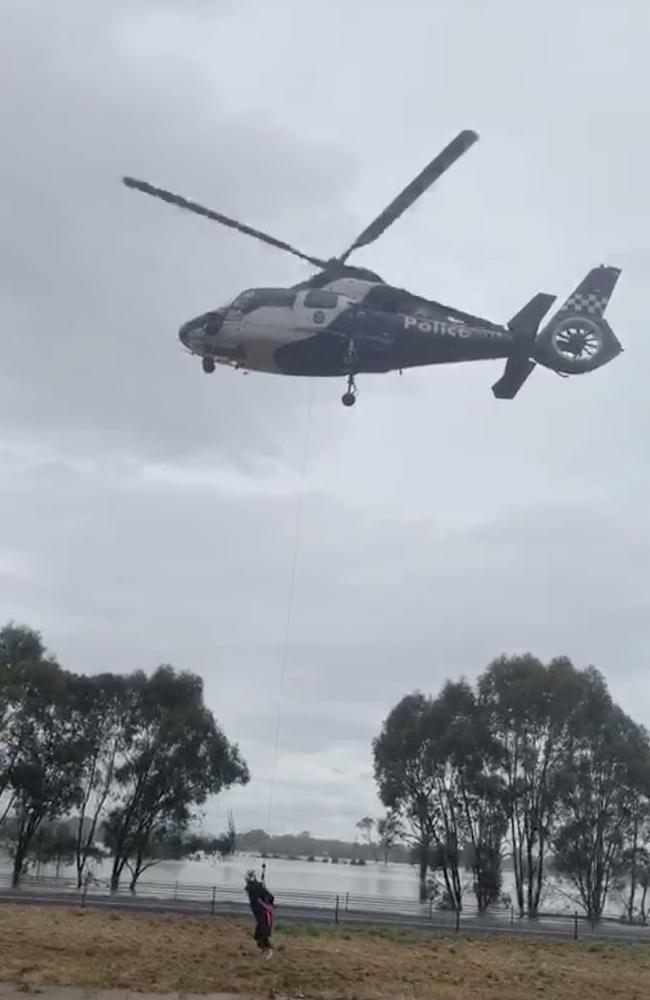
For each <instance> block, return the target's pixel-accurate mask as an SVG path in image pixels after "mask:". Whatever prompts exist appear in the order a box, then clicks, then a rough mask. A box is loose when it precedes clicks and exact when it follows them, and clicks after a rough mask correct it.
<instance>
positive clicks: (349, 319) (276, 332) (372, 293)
mask: <svg viewBox="0 0 650 1000" xmlns="http://www.w3.org/2000/svg"><path fill="white" fill-rule="evenodd" d="M179 336H180V338H181V340H182V342H183V343H184V345H185V346H186V347H187V348H188V350H190V351H191V352H192V353H194V354H198V355H201V356H202V357H207V358H213V359H214V361H215V362H217V363H221V364H227V365H234V366H235V367H238V368H244V369H248V370H250V371H260V372H270V373H275V374H282V375H302V376H325V377H327V376H331V377H340V376H341V375H345V374H349V373H350V372H353V373H354V374H360V373H366V372H368V373H370V372H388V371H393V370H401V369H405V368H413V367H418V366H423V365H434V364H448V363H450V362H459V361H478V360H483V359H497V358H507V357H509V356H510V354H511V352H512V346H513V343H514V341H515V336H514V334H513V333H512V332H511V331H510V330H509V329H508V328H507V327H504V326H499V325H497V324H494V323H490V322H489V321H488V320H483V319H481V318H479V317H473V316H470V315H468V314H466V313H461V312H459V311H457V310H454V309H451V308H448V307H446V306H443V305H441V304H440V303H436V302H430V301H428V300H425V299H422V298H420V297H418V296H414V295H410V294H409V293H408V292H405V291H403V290H401V289H397V288H394V287H392V286H389V285H384V284H383V283H377V282H371V281H363V280H359V279H351V278H343V279H339V280H338V281H333V282H330V283H329V284H328V285H326V286H324V287H320V288H314V287H306V288H304V287H302V288H301V287H298V288H292V289H290V288H287V289H279V288H274V289H251V290H249V291H247V292H243V293H242V294H241V295H239V296H238V297H237V298H236V299H235V300H234V302H233V303H232V304H231V305H230V306H227V307H225V308H222V309H219V310H215V311H214V312H212V313H206V314H204V316H201V317H198V318H197V319H196V320H193V321H190V322H189V323H186V324H185V325H184V326H183V327H181V330H180V334H179Z"/></svg>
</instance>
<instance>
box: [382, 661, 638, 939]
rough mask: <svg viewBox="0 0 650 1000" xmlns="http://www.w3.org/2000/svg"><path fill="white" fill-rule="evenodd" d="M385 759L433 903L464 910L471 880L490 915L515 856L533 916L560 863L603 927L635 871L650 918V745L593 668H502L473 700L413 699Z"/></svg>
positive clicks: (518, 885) (521, 903) (387, 783)
mask: <svg viewBox="0 0 650 1000" xmlns="http://www.w3.org/2000/svg"><path fill="white" fill-rule="evenodd" d="M373 752H374V763H375V776H376V780H377V783H378V787H379V794H380V797H381V799H382V801H383V803H384V804H385V805H386V806H387V807H388V808H389V809H390V810H391V811H392V813H393V814H394V815H396V816H398V817H399V818H400V820H401V821H402V822H403V823H404V826H405V829H406V831H407V834H408V836H409V840H410V842H411V845H412V849H413V860H414V862H416V863H417V864H419V867H420V877H421V884H422V898H429V897H431V896H432V894H433V896H434V897H436V898H444V899H445V900H446V901H447V903H448V904H449V905H453V907H454V908H457V909H458V908H460V907H461V905H462V893H463V888H464V886H463V882H462V878H461V871H462V869H463V868H467V869H468V870H469V871H471V873H472V888H473V892H474V895H475V897H476V901H477V905H478V908H479V910H480V911H484V910H486V909H487V908H488V907H489V906H490V905H492V904H494V903H496V902H498V901H499V899H500V897H501V887H502V872H501V866H502V860H503V856H504V850H505V848H506V847H507V849H508V850H509V851H510V853H511V855H512V862H513V869H514V876H515V892H516V904H517V907H518V909H519V911H520V913H521V914H522V915H523V914H524V913H527V914H529V915H530V916H535V915H536V914H537V913H538V910H539V905H540V900H541V895H542V891H543V887H544V883H545V879H546V877H547V872H548V869H549V857H552V856H554V867H555V870H556V872H558V873H559V874H561V875H562V876H563V877H564V878H567V879H569V880H570V881H571V882H572V884H573V886H574V888H575V889H577V891H578V894H579V898H580V900H581V903H582V906H583V909H584V910H585V912H586V913H587V914H588V915H590V916H593V917H595V918H598V917H599V916H600V915H601V913H602V910H603V907H604V905H605V901H606V899H607V896H608V893H610V892H611V891H612V889H613V888H617V887H618V880H619V879H620V876H621V874H622V873H623V871H624V870H625V872H626V874H627V873H628V872H629V871H630V870H631V871H632V873H633V874H632V886H631V889H630V900H629V903H628V911H629V915H630V919H632V918H633V915H634V913H635V912H637V910H638V912H639V914H640V913H641V911H643V914H644V915H645V914H647V908H648V907H647V898H648V896H647V893H648V889H647V888H644V886H643V882H644V880H645V879H646V875H650V866H649V865H648V861H647V859H648V858H650V804H649V803H650V747H649V743H648V737H647V734H646V733H645V731H644V730H643V729H641V728H640V727H639V726H636V725H635V724H634V723H633V722H632V721H631V720H630V719H628V718H627V717H626V716H625V715H624V714H623V713H622V712H621V711H620V709H618V708H617V707H616V706H615V705H614V704H613V702H612V700H611V697H610V695H609V693H608V691H607V686H606V684H605V681H604V680H603V678H602V676H601V675H600V674H599V673H598V672H597V671H596V670H594V669H593V668H588V669H586V670H582V671H579V670H576V668H575V667H574V666H573V665H572V664H571V662H570V661H569V660H568V659H566V658H558V659H555V660H552V661H551V662H550V663H549V664H548V665H545V664H543V663H541V661H539V660H537V659H536V658H535V657H533V656H530V655H525V656H518V657H511V658H508V657H501V658H500V659H497V660H495V661H494V662H493V663H492V664H490V666H489V667H488V668H487V669H486V670H485V671H484V672H483V674H482V675H481V676H480V677H479V678H478V681H477V683H476V686H475V687H474V688H472V687H470V685H468V684H467V683H466V682H464V681H463V682H459V683H447V684H446V685H445V686H444V687H443V689H442V691H441V692H440V694H439V695H438V696H437V697H436V698H431V697H426V696H425V695H423V694H421V693H415V694H411V695H408V696H407V697H405V698H403V699H402V700H401V701H400V702H399V703H398V704H397V705H396V706H395V708H394V709H393V710H392V712H391V713H390V714H389V715H388V718H387V719H386V721H385V723H384V725H383V728H382V731H381V733H380V735H379V737H378V738H377V739H376V740H375V741H374V744H373ZM429 872H432V873H433V878H430V877H428V873H429ZM639 894H640V896H641V898H640V901H639V900H638V897H639ZM635 900H636V901H637V902H635ZM635 907H636V910H635ZM642 919H645V916H644V917H643V918H642Z"/></svg>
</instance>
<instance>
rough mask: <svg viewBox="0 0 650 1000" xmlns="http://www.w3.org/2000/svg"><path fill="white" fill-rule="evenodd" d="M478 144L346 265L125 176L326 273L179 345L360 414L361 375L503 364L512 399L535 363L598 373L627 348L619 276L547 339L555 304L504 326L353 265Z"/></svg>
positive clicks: (589, 284) (434, 175) (235, 308)
mask: <svg viewBox="0 0 650 1000" xmlns="http://www.w3.org/2000/svg"><path fill="white" fill-rule="evenodd" d="M477 139H478V135H477V133H476V132H472V131H463V132H460V133H459V134H458V135H457V136H456V138H455V139H453V140H452V141H451V142H450V143H449V145H448V146H446V147H445V149H443V150H442V152H441V153H439V154H438V156H436V157H435V158H434V159H433V160H432V161H431V163H429V164H428V166H426V167H425V168H424V170H423V171H422V172H421V173H420V174H419V175H418V176H417V177H416V178H415V179H414V180H412V181H411V183H410V184H408V185H407V186H406V187H405V188H404V190H403V191H402V192H401V193H400V194H399V195H398V196H397V197H396V198H395V199H394V200H393V201H392V202H391V203H390V205H388V207H387V208H385V209H384V210H383V211H382V212H381V213H380V214H379V215H378V216H377V218H376V219H375V220H374V221H373V222H371V223H370V225H369V226H367V227H366V229H364V230H363V232H362V233H361V234H360V235H359V236H357V238H356V239H355V240H354V242H353V243H352V244H351V245H350V246H349V247H348V248H347V250H345V251H344V252H343V253H342V254H340V256H338V257H336V258H333V259H331V260H322V259H320V258H319V257H315V256H312V255H311V254H307V253H303V251H301V250H298V249H296V248H295V247H293V246H291V245H290V244H289V243H285V242H284V241H283V240H280V239H277V238H276V237H275V236H270V235H269V234H268V233H264V232H261V231H260V230H258V229H253V228H252V227H251V226H247V225H244V224H243V223H241V222H237V221H236V220H235V219H231V218H228V217H227V216H225V215H221V214H220V213H218V212H214V211H212V209H209V208H205V207H204V206H203V205H200V204H198V202H195V201H190V200H188V199H187V198H183V197H181V196H180V195H177V194H172V193H171V192H170V191H166V190H164V189H163V188H159V187H154V185H152V184H149V183H147V182H146V181H141V180H137V179H136V178H134V177H124V178H123V182H124V184H126V185H127V187H129V188H134V189H136V190H138V191H142V192H144V193H145V194H148V195H152V196H154V197H156V198H161V199H162V200H163V201H166V202H168V203H169V204H172V205H177V206H178V207H180V208H183V209H186V210H188V211H190V212H194V213H195V214H197V215H201V216H204V217H205V218H207V219H211V220H212V221H214V222H218V223H220V224H221V225H224V226H228V227H229V228H231V229H236V230H238V231H239V232H240V233H245V234H246V235H247V236H252V237H254V238H255V239H258V240H261V241H262V242H263V243H266V244H268V245H270V246H272V247H276V248H277V249H279V250H284V251H285V252H286V253H290V254H293V256H294V257H298V258H300V260H303V261H306V262H307V263H308V264H311V265H313V266H314V267H316V268H318V272H317V273H316V274H314V275H313V276H312V277H310V278H309V279H307V280H306V281H303V282H301V283H300V284H298V285H294V286H293V287H291V288H251V289H249V290H247V291H245V292H242V293H241V294H240V295H238V296H237V297H236V298H235V299H234V300H233V301H232V302H230V304H229V305H225V306H221V307H219V308H217V309H213V310H211V311H210V312H207V313H204V314H203V315H201V316H198V317H197V318H196V319H192V320H189V321H188V322H187V323H185V324H183V326H182V327H181V328H180V331H179V337H180V340H181V342H182V343H183V345H184V346H185V348H187V350H188V351H190V352H191V353H192V354H195V355H198V356H199V357H200V358H201V360H202V365H203V370H204V371H205V372H207V373H211V372H214V370H215V365H216V364H223V365H231V366H233V367H234V368H237V369H243V370H244V371H259V372H272V373H275V374H281V375H302V376H312V377H319V376H331V377H338V378H345V379H346V380H347V387H346V390H345V392H344V394H343V397H342V402H343V404H344V405H345V406H352V405H353V404H354V403H355V401H356V397H357V384H356V377H357V376H358V375H359V374H361V373H371V372H373V373H378V372H389V371H399V372H402V371H403V370H404V369H406V368H414V367H419V366H423V365H437V364H447V363H451V362H460V361H483V360H490V359H499V358H503V359H505V361H506V363H505V368H504V371H503V374H502V376H501V378H500V379H499V380H498V381H497V382H496V383H495V384H494V385H493V386H492V391H493V393H494V395H495V397H497V398H498V399H513V398H514V396H515V395H516V394H517V392H518V391H519V389H520V388H521V387H522V385H523V384H524V382H525V381H526V379H527V378H528V376H529V375H530V374H531V372H532V371H533V369H534V368H535V366H536V365H537V364H540V365H543V366H545V367H546V368H550V369H551V370H552V371H554V372H556V373H557V374H559V375H564V376H569V375H578V374H583V373H586V372H590V371H593V370H594V369H596V368H600V367H602V365H605V364H607V363H608V362H609V361H611V360H613V358H615V357H616V355H618V354H619V353H620V352H621V351H622V350H623V348H622V346H621V344H620V343H619V341H618V340H617V338H616V337H615V335H614V332H613V330H612V329H611V327H610V326H609V324H608V323H607V321H606V320H605V318H604V313H605V309H606V307H607V304H608V302H609V298H610V296H611V294H612V292H613V290H614V287H615V285H616V282H617V280H618V277H619V274H620V270H619V269H618V268H614V267H605V266H602V265H601V266H600V267H596V268H594V269H593V270H591V271H590V272H589V273H588V274H587V275H586V277H585V278H584V279H583V280H582V282H581V283H580V284H579V285H578V287H577V288H576V289H575V291H574V292H573V293H572V294H571V295H570V296H569V298H568V299H567V300H566V301H565V302H564V304H563V305H562V306H561V307H560V309H559V310H558V311H557V312H556V313H555V314H554V315H553V316H552V318H551V319H550V321H549V322H548V323H547V324H546V326H544V327H543V328H542V330H541V331H540V330H539V328H540V325H541V322H542V320H543V318H544V316H545V315H546V313H547V312H548V310H549V309H550V308H551V306H552V305H553V303H554V302H555V300H556V296H554V295H548V294H546V293H544V292H539V293H538V294H537V295H534V296H533V297H532V298H531V299H530V301H529V302H528V303H527V304H526V305H525V306H524V307H523V308H522V309H521V310H520V311H519V312H518V313H517V314H516V315H515V316H513V317H512V319H511V320H510V321H509V322H508V323H506V324H505V325H502V324H498V323H493V322H490V321H489V320H486V319H483V318H481V317H479V316H474V315H471V314H470V313H467V312H463V311H461V310H460V309H455V308H452V307H450V306H446V305H443V304H442V303H440V302H435V301H433V300H431V299H427V298H423V297H422V296H419V295H414V294H412V293H411V292H408V291H406V290H405V289H403V288H396V287H395V286H393V285H389V284H386V282H385V281H384V280H383V279H382V278H380V277H379V275H378V274H375V273H374V272H372V271H369V270H366V269H365V268H361V267H353V266H352V265H350V264H348V259H349V257H350V256H351V254H352V253H353V252H354V251H355V250H358V249H360V248H361V247H366V246H369V245H370V244H371V243H374V241H375V240H376V239H377V238H378V237H379V236H381V235H382V233H384V232H385V231H386V230H387V229H388V227H389V226H390V225H392V223H393V222H395V221H396V219H398V218H399V217H400V216H401V215H402V214H403V213H404V212H405V211H406V209H408V208H409V207H410V206H411V205H412V204H413V203H414V202H415V201H416V200H417V199H418V198H419V197H420V196H421V195H422V194H424V192H425V191H426V190H427V189H428V188H429V187H430V186H431V185H432V184H433V183H434V181H436V180H437V179H438V178H439V177H440V176H441V175H442V174H443V173H444V172H445V171H446V170H448V169H449V167H450V166H451V165H452V164H453V163H455V162H456V160H458V159H459V157H460V156H462V154H463V153H465V152H466V151H467V150H468V149H469V148H470V147H471V146H472V145H473V144H474V143H475V142H476V140H477Z"/></svg>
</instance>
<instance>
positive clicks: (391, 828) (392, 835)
mask: <svg viewBox="0 0 650 1000" xmlns="http://www.w3.org/2000/svg"><path fill="white" fill-rule="evenodd" d="M377 835H378V837H379V843H380V845H381V848H382V850H383V852H384V864H385V865H387V864H388V857H389V854H390V850H391V848H392V847H393V845H394V844H395V843H396V842H397V840H398V839H399V837H401V836H402V824H401V822H400V818H399V816H397V815H396V814H395V813H393V812H387V813H386V815H385V816H382V818H381V819H378V820H377Z"/></svg>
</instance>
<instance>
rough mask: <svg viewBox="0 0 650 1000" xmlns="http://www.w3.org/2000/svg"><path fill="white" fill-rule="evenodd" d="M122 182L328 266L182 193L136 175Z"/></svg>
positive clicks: (315, 263)
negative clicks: (151, 182) (191, 199)
mask: <svg viewBox="0 0 650 1000" xmlns="http://www.w3.org/2000/svg"><path fill="white" fill-rule="evenodd" d="M122 182H123V183H124V184H126V186H127V187H129V188H134V189H135V190H136V191H142V192H144V194H150V195H152V196H153V197H154V198H160V199H161V200H162V201H166V202H168V204H170V205H177V206H178V207H179V208H185V209H187V211H188V212H194V214H195V215H202V216H203V217H204V218H206V219H211V220H212V221H213V222H220V223H221V225H222V226H228V227H229V228H230V229H237V230H238V231H239V232H240V233H245V235H246V236H254V237H255V239H256V240H261V241H262V243H268V244H269V246H272V247H277V249H278V250H285V251H286V252H287V253H291V254H293V255H294V257H299V258H300V260H306V261H307V262H308V263H309V264H314V265H315V266H316V267H321V268H322V267H325V266H326V262H325V261H323V260H320V259H319V258H318V257H310V256H309V254H306V253H303V252H302V250H297V249H296V248H295V247H292V246H291V244H289V243H285V242H284V240H278V239H276V238H275V236H269V234H268V233H263V232H262V231H261V230H260V229H253V228H252V227H251V226H246V225H244V223H243V222H237V221H236V219H229V218H228V216H227V215H220V214H219V212H213V211H212V209H211V208H205V206H203V205H199V203H198V202H196V201H190V200H189V198H183V197H182V195H180V194H172V192H171V191H165V190H164V188H159V187H155V186H154V185H153V184H149V183H148V182H147V181H139V180H137V179H136V178H135V177H123V178H122Z"/></svg>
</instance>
